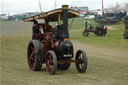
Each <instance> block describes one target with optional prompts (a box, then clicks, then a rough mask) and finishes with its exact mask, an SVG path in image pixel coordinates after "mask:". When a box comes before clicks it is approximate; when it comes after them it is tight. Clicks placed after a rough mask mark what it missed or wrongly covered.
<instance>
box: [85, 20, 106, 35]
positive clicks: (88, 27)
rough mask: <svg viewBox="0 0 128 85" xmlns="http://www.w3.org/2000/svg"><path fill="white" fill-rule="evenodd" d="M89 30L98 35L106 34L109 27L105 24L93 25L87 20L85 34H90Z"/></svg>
mask: <svg viewBox="0 0 128 85" xmlns="http://www.w3.org/2000/svg"><path fill="white" fill-rule="evenodd" d="M89 32H93V33H94V34H95V35H96V36H105V35H106V33H107V28H105V27H104V25H100V26H96V27H93V26H92V25H89V24H88V22H87V21H86V22H85V29H84V31H83V36H84V37H86V36H88V35H89Z"/></svg>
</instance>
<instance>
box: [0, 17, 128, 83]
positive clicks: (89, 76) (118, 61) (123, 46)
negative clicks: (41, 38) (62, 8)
mask: <svg viewBox="0 0 128 85" xmlns="http://www.w3.org/2000/svg"><path fill="white" fill-rule="evenodd" d="M83 22H84V20H83V19H77V20H76V21H75V22H74V24H73V27H72V29H71V30H70V34H71V35H70V36H71V38H72V40H73V42H74V45H75V46H74V47H75V51H76V49H79V48H83V49H84V50H86V53H87V55H88V68H87V72H86V73H84V74H81V73H78V72H77V70H76V68H75V64H71V67H70V68H69V70H67V71H60V70H57V73H56V75H54V76H52V75H49V74H48V73H47V72H46V70H45V64H43V67H42V70H41V71H38V72H32V71H30V70H29V67H28V64H27V57H26V56H27V53H26V51H27V45H28V42H29V40H31V24H29V25H24V23H21V22H19V23H18V22H17V25H19V24H21V26H23V28H24V30H23V31H21V33H19V34H17V30H18V29H17V28H15V26H12V28H13V27H14V28H13V29H15V31H13V32H14V33H12V32H11V33H10V32H7V33H8V35H7V36H2V37H0V42H1V44H0V52H1V53H0V54H1V56H0V68H1V70H0V84H1V85H53V84H54V85H126V84H127V83H128V81H127V79H128V72H127V71H128V68H127V66H128V63H127V59H128V58H127V53H125V52H126V50H128V45H127V42H128V41H127V40H124V39H123V36H122V33H123V29H120V28H119V30H110V31H108V34H107V35H106V36H105V37H97V36H95V35H93V34H92V33H91V34H90V35H89V37H83V36H82V31H83V30H84V23H83ZM90 22H91V21H90ZM9 23H11V22H9ZM14 23H15V22H14ZM5 24H6V23H5ZM9 26H10V28H9V29H11V25H9ZM121 26H122V24H121ZM16 27H17V26H16ZM28 27H29V28H28ZM117 27H118V26H117ZM20 28H22V27H20ZM3 29H4V28H3ZM6 29H7V28H6ZM15 33H16V34H15ZM84 44H85V45H84ZM78 45H79V46H78ZM106 49H107V50H106ZM101 50H102V51H106V52H105V53H102V51H101ZM116 51H120V53H124V54H123V55H124V56H120V55H121V54H120V53H118V54H120V55H118V54H117V55H118V56H116V55H115V54H116V53H111V52H116ZM109 52H110V53H109ZM123 60H125V62H123Z"/></svg>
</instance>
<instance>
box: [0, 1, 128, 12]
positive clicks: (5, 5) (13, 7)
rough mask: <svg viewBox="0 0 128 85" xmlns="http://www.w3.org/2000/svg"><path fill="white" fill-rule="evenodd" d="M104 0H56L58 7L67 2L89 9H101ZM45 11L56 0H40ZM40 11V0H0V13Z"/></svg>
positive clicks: (112, 3) (112, 2)
mask: <svg viewBox="0 0 128 85" xmlns="http://www.w3.org/2000/svg"><path fill="white" fill-rule="evenodd" d="M101 1H102V0H56V8H60V7H61V5H63V4H67V5H69V6H88V7H89V10H93V9H100V8H101ZM40 2H41V8H42V10H43V11H48V10H52V9H55V0H40ZM126 2H128V0H104V7H105V8H107V7H110V6H112V5H115V4H116V3H120V4H124V3H126ZM25 12H40V8H39V0H0V14H2V13H6V14H7V13H19V14H20V13H25Z"/></svg>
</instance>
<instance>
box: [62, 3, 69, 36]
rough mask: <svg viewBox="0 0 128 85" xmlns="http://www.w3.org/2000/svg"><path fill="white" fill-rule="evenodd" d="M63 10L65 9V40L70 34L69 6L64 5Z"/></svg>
mask: <svg viewBox="0 0 128 85" xmlns="http://www.w3.org/2000/svg"><path fill="white" fill-rule="evenodd" d="M62 9H63V24H64V26H63V27H64V38H69V33H68V5H62Z"/></svg>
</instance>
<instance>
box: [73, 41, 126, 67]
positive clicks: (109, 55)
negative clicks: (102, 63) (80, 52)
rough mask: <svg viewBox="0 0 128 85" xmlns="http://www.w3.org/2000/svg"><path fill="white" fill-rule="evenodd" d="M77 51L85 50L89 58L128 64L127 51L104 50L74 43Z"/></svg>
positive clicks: (77, 42)
mask: <svg viewBox="0 0 128 85" xmlns="http://www.w3.org/2000/svg"><path fill="white" fill-rule="evenodd" d="M73 44H74V46H75V49H76V50H77V49H84V50H85V51H86V53H87V55H88V56H94V57H97V58H103V59H107V60H109V61H112V62H118V63H122V64H128V52H127V50H126V49H117V48H106V47H104V48H102V47H98V46H94V45H88V44H86V43H82V42H79V41H74V40H73Z"/></svg>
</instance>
